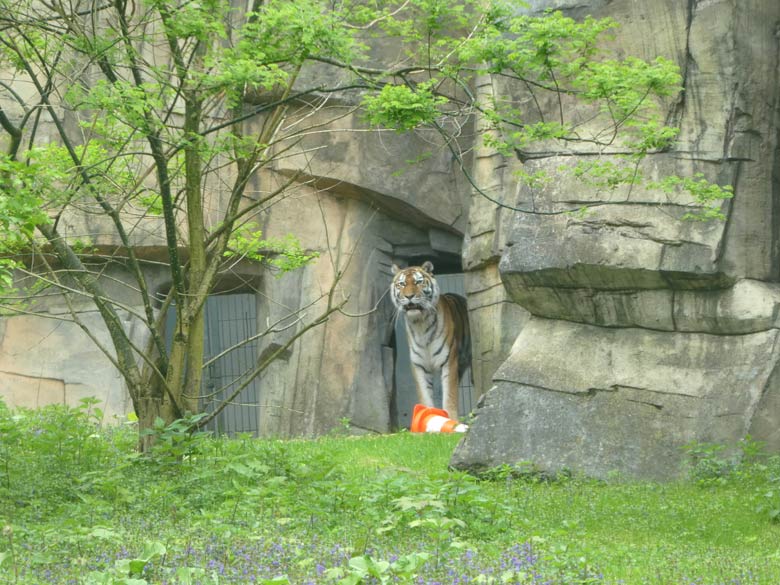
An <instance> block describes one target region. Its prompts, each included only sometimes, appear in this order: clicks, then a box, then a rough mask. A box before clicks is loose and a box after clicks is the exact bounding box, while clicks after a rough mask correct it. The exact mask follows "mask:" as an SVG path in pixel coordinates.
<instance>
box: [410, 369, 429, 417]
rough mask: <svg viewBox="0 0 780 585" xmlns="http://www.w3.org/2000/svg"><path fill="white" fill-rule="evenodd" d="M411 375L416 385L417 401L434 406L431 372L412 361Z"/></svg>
mask: <svg viewBox="0 0 780 585" xmlns="http://www.w3.org/2000/svg"><path fill="white" fill-rule="evenodd" d="M412 375H413V376H414V383H415V385H416V386H417V401H418V402H419V403H420V404H423V405H425V406H434V404H433V374H432V373H431V372H429V371H428V370H426V369H425V368H423V367H422V366H418V365H417V364H415V363H414V362H412Z"/></svg>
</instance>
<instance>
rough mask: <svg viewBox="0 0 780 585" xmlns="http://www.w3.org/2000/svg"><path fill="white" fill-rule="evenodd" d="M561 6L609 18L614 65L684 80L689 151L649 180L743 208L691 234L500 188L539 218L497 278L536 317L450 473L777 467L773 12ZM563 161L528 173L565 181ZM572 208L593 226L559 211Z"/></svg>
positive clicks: (626, 206) (651, 215) (553, 186)
mask: <svg viewBox="0 0 780 585" xmlns="http://www.w3.org/2000/svg"><path fill="white" fill-rule="evenodd" d="M536 4H542V3H536ZM543 4H544V5H545V6H546V5H547V4H548V3H543ZM555 4H556V7H559V8H563V9H567V8H568V7H570V8H571V10H572V11H573V12H587V13H592V14H594V15H595V16H612V17H613V18H615V19H616V20H617V21H618V22H620V24H621V29H620V30H619V32H618V38H617V39H616V41H615V45H616V47H617V50H618V51H619V52H621V53H625V54H633V55H637V56H640V57H644V58H647V59H651V58H653V57H654V56H656V55H662V56H665V57H667V58H670V59H673V60H675V61H676V62H677V63H678V64H679V66H680V68H681V71H682V73H683V78H684V92H683V94H682V96H681V98H680V101H679V102H678V103H675V104H672V105H671V106H670V109H669V112H668V123H671V124H675V125H676V126H677V127H678V128H679V130H680V134H679V141H678V143H677V145H676V147H675V148H674V149H673V150H672V151H671V152H668V153H664V154H659V155H654V156H652V157H650V159H649V160H648V161H647V162H646V163H644V168H643V172H644V174H645V176H648V177H651V178H654V177H661V176H663V175H664V174H668V173H675V174H679V175H691V174H692V173H694V172H701V173H704V175H705V176H706V177H707V178H708V179H709V180H711V181H714V182H717V183H719V184H729V185H732V186H733V188H734V193H735V196H734V198H733V200H732V201H730V202H727V203H724V206H723V211H724V213H725V214H726V216H727V219H726V220H725V221H723V222H719V221H711V222H708V223H700V222H690V221H682V220H681V216H682V214H683V212H684V211H685V210H686V207H685V204H686V203H688V202H687V201H685V200H684V199H681V198H679V197H678V198H667V197H666V196H665V195H662V194H659V193H656V192H652V191H648V190H645V189H641V188H640V189H637V188H634V189H632V190H631V191H628V192H625V191H624V192H620V191H616V192H600V191H598V190H596V189H595V188H591V187H588V186H584V185H582V184H578V183H575V182H573V181H567V180H566V179H565V178H563V177H562V178H560V180H557V181H553V182H551V183H550V185H549V186H547V187H544V188H540V189H535V190H529V189H527V188H522V187H521V188H518V189H517V192H516V193H513V192H512V191H511V187H509V188H507V189H505V190H504V193H503V194H504V196H505V197H508V198H509V200H510V201H512V203H513V204H515V205H516V206H517V207H519V208H523V209H526V210H530V211H528V212H522V213H515V214H513V215H512V218H511V220H510V221H509V227H508V233H507V234H506V236H505V239H504V241H503V242H502V243H500V244H499V246H498V247H500V248H501V259H500V263H499V272H500V275H501V280H502V282H503V284H504V286H505V289H506V292H507V294H508V295H509V298H510V299H511V300H512V301H514V302H515V303H517V304H518V305H520V306H521V307H523V308H524V309H526V310H527V311H528V312H529V313H531V314H532V315H533V316H532V318H531V319H530V321H528V323H527V324H526V325H525V326H524V327H523V328H522V331H521V333H520V335H519V336H518V337H517V339H516V341H515V343H514V345H513V346H512V348H511V351H510V355H509V357H508V359H507V360H506V361H505V362H504V363H503V364H502V365H501V366H500V367H499V368H498V371H497V372H496V374H495V376H494V383H495V385H494V386H493V388H492V389H491V390H490V391H489V392H488V393H487V395H486V397H485V400H484V402H483V404H482V406H481V407H480V408H479V409H478V410H477V412H476V417H475V420H474V422H473V425H472V427H471V431H470V433H469V435H468V436H467V437H466V438H465V439H464V441H463V442H462V443H461V445H460V446H459V447H458V449H457V451H456V453H455V455H454V457H453V464H454V465H455V466H456V467H461V468H468V469H474V470H479V469H484V468H488V467H492V466H495V465H498V464H514V463H517V462H521V461H530V462H533V463H534V464H536V465H537V466H538V467H540V468H542V469H544V470H546V471H551V472H556V471H560V470H562V469H572V470H575V471H580V472H584V473H587V474H590V475H595V476H599V477H605V476H607V475H609V474H610V473H611V472H622V473H626V474H629V475H633V476H641V477H650V478H660V479H666V478H671V477H675V476H677V475H679V474H680V473H681V471H682V468H681V458H682V449H681V448H682V447H683V446H684V445H685V444H688V443H691V442H693V441H698V442H718V443H726V444H732V445H733V444H736V443H737V442H738V441H739V440H740V439H741V438H743V437H744V436H745V435H747V434H750V435H752V436H753V437H754V438H755V439H757V440H761V441H766V442H767V443H768V445H769V447H770V448H771V449H773V450H775V451H776V450H778V449H780V431H778V429H779V428H780V425H779V424H778V423H780V410H778V406H780V379H778V366H779V365H780V360H779V358H780V356H779V355H778V351H779V348H778V344H777V341H778V331H779V330H778V308H780V287H778V285H777V277H778V269H779V268H780V265H779V264H778V260H779V258H778V251H779V250H778V225H780V224H778V219H777V218H778V209H780V208H779V207H778V201H780V180H778V176H780V157H779V156H778V155H779V154H780V152H779V151H778V132H779V131H778V120H779V119H780V118H779V116H780V109H778V108H779V107H780V83H779V77H778V47H779V45H778V30H780V29H778V24H779V23H780V4H778V3H777V2H776V1H775V0H752V1H749V2H737V1H736V0H722V1H713V2H697V1H692V2H687V3H683V2H676V1H674V0H659V1H658V2H650V3H636V2H629V1H622V0H621V1H615V2H609V3H606V4H605V3H602V2H593V3H591V5H590V6H583V5H582V3H579V2H578V3H576V5H575V3H568V2H558V3H555ZM540 7H541V6H536V8H540ZM562 154H563V153H562ZM575 155H576V153H575ZM561 160H563V159H562V158H561V157H556V156H550V157H546V158H543V159H538V160H532V161H529V162H526V166H527V167H529V170H530V171H531V172H533V171H534V170H537V169H544V170H548V171H550V172H552V173H555V172H556V168H557V166H558V164H559V163H560V161H561ZM579 205H586V206H589V209H588V212H587V213H585V214H582V215H571V214H561V213H554V212H556V211H560V210H565V209H567V208H569V209H571V208H575V207H576V206H579ZM534 211H536V212H541V213H534ZM550 212H552V213H550ZM472 225H473V222H472ZM467 252H468V249H467ZM466 263H467V265H468V264H469V263H475V261H474V260H473V259H471V258H469V256H468V254H467V255H466Z"/></svg>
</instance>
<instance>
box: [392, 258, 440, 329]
mask: <svg viewBox="0 0 780 585" xmlns="http://www.w3.org/2000/svg"><path fill="white" fill-rule="evenodd" d="M393 274H394V276H393V283H392V285H391V287H390V297H391V298H392V299H393V304H394V305H395V307H396V309H398V310H399V311H403V312H404V313H405V314H406V316H407V317H408V318H411V319H419V318H420V317H422V316H423V315H424V314H425V313H426V312H429V311H435V310H436V304H437V303H438V302H439V285H438V284H437V283H436V279H435V278H434V277H433V264H432V263H430V262H428V261H426V262H423V264H422V266H410V267H409V268H403V269H401V268H399V267H398V266H396V265H395V264H393Z"/></svg>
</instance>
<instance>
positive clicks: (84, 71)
mask: <svg viewBox="0 0 780 585" xmlns="http://www.w3.org/2000/svg"><path fill="white" fill-rule="evenodd" d="M614 27H615V23H614V22H613V21H611V20H609V19H606V20H595V19H592V18H587V19H585V20H584V21H582V22H575V21H574V20H572V19H570V18H567V17H565V16H563V15H562V14H561V13H558V12H550V13H548V14H546V15H544V16H541V17H539V16H528V15H525V14H523V13H522V11H521V9H520V6H519V4H518V3H515V2H511V1H506V2H503V1H501V0H496V1H495V2H493V1H487V0H485V1H483V0H404V1H397V2H392V1H391V2H384V1H382V2H379V1H377V0H341V1H338V2H328V1H325V0H295V1H292V0H255V1H254V3H253V4H252V6H251V7H250V8H249V9H248V10H239V9H237V8H236V7H235V6H234V5H233V4H231V3H230V2H227V1H225V0H143V1H140V2H127V0H105V1H100V2H81V1H79V0H76V2H63V1H62V0H44V1H41V0H14V1H11V0H0V70H2V71H4V72H5V75H4V76H3V79H2V81H0V127H2V130H3V134H2V135H0V147H2V152H1V153H0V231H2V234H3V237H2V239H1V240H0V254H1V255H2V258H1V259H0V276H1V277H2V281H3V284H4V285H5V286H6V287H9V286H10V285H11V284H12V281H11V276H10V270H11V269H13V268H17V269H20V270H22V271H23V272H24V273H25V274H28V275H34V276H36V277H37V278H39V280H40V282H41V283H42V284H41V286H43V287H55V288H57V289H58V290H59V291H60V292H62V294H63V295H64V297H65V298H66V301H67V302H68V303H69V306H71V309H72V310H71V315H70V319H72V320H74V321H75V322H77V323H79V324H80V325H81V326H82V327H83V328H84V329H85V331H86V332H87V334H88V335H90V336H91V337H92V338H93V339H94V340H95V342H96V343H98V341H97V339H96V337H95V335H94V333H93V332H91V331H89V328H88V327H87V326H86V325H84V323H83V322H82V321H81V320H80V319H79V314H78V312H77V311H76V310H75V309H74V308H73V307H72V305H71V304H70V300H69V299H70V298H71V297H72V296H73V295H80V296H82V297H87V298H89V299H91V301H92V302H94V304H95V306H96V307H97V310H98V311H99V313H100V316H101V317H102V321H103V323H104V324H105V326H106V328H107V330H108V332H109V334H110V337H111V342H112V345H111V347H105V348H102V349H103V350H104V351H105V353H106V355H107V356H108V358H109V359H110V360H111V361H112V362H113V364H114V365H115V366H116V368H117V369H118V371H119V372H120V373H121V375H122V377H123V379H124V381H125V383H126V386H127V389H128V391H129V394H130V396H131V398H132V402H133V406H134V408H135V411H136V413H137V415H138V417H139V420H140V423H141V424H140V426H141V429H142V430H143V429H147V428H152V427H153V426H154V423H155V420H158V419H162V421H164V422H166V423H168V422H171V421H173V420H176V419H180V418H182V417H184V416H185V415H187V413H197V412H198V411H199V408H200V405H199V401H198V396H199V393H200V388H201V379H202V371H203V365H204V361H203V339H204V303H205V301H206V299H207V297H208V296H209V294H211V293H212V291H213V290H214V287H215V285H216V283H217V280H218V277H219V273H220V271H221V270H222V269H223V268H224V266H225V264H226V263H229V262H235V261H237V259H245V260H246V261H251V262H259V263H264V265H266V266H269V267H270V268H273V269H276V270H294V269H296V268H297V267H300V266H301V265H303V264H305V263H306V262H309V261H312V260H313V259H314V257H315V256H316V255H315V254H313V253H311V252H309V251H306V250H303V249H302V248H301V246H300V245H299V244H298V243H297V241H296V240H295V239H294V238H292V237H288V238H287V239H283V240H269V239H266V238H264V237H263V235H262V234H260V233H258V231H257V229H256V228H255V226H254V224H253V223H252V219H253V216H254V215H255V214H256V213H257V211H258V210H260V209H263V207H264V206H266V205H268V204H269V202H271V201H273V200H274V199H276V198H279V197H281V196H283V195H284V194H285V193H287V192H288V191H289V190H290V189H294V188H295V186H296V185H297V184H299V183H300V182H302V181H304V180H305V179H304V177H303V176H302V175H301V176H293V177H290V178H288V179H287V180H286V182H284V184H282V185H281V186H280V187H279V188H278V189H275V190H273V191H272V192H269V193H263V194H261V195H258V194H256V193H254V192H249V191H248V185H249V184H250V181H251V180H252V178H253V177H254V176H255V175H256V174H257V173H258V172H260V171H261V170H263V169H267V168H270V167H271V165H272V163H273V161H274V160H276V159H277V158H278V157H280V156H284V154H285V153H287V152H289V151H290V150H291V149H293V148H296V147H298V146H299V145H300V144H301V141H302V140H303V137H304V135H305V134H306V132H307V131H308V130H311V128H310V127H308V126H307V122H306V120H307V118H306V117H300V118H299V120H303V122H300V123H297V124H286V123H285V122H286V121H289V120H290V118H291V116H294V115H298V114H299V113H300V112H306V111H312V110H317V109H322V108H323V106H324V104H325V103H327V99H328V97H329V96H332V95H334V94H336V95H338V96H340V103H342V104H352V110H356V109H358V108H360V107H362V108H363V110H364V119H365V121H366V123H367V124H369V125H372V126H376V127H382V128H390V129H394V130H396V131H399V132H405V131H411V130H414V129H415V128H418V127H421V126H429V127H432V128H435V129H436V130H437V131H439V132H440V133H441V134H442V136H443V137H444V141H443V144H445V145H446V147H447V148H450V149H452V151H453V154H454V155H455V156H456V157H458V159H459V160H461V166H462V168H463V169H464V171H466V172H467V173H468V170H467V169H466V167H465V165H463V164H462V158H461V153H460V151H459V150H458V147H457V138H458V136H457V134H458V132H459V129H460V128H462V127H464V125H465V124H467V123H468V122H469V120H471V119H472V118H473V116H474V115H479V116H480V117H481V118H482V119H485V120H488V121H490V123H491V124H492V125H493V127H494V129H495V130H496V132H494V133H491V134H489V136H488V138H486V140H490V141H491V143H492V144H493V145H494V146H495V147H496V148H498V149H499V150H500V151H502V152H505V153H506V154H520V155H522V152H523V149H524V148H525V147H526V146H527V145H528V144H530V143H535V142H539V141H546V140H552V141H564V142H572V141H576V142H580V143H583V142H585V143H589V144H592V145H594V146H595V147H597V148H601V149H606V148H608V147H610V146H611V145H614V144H617V143H620V144H621V145H623V146H624V147H626V148H629V149H630V151H631V156H630V157H629V158H627V160H626V165H627V168H629V169H631V168H633V169H634V171H630V172H627V171H626V167H621V166H620V165H615V166H613V167H610V166H609V165H602V166H595V165H592V166H591V167H590V169H585V170H583V169H581V168H580V169H575V172H579V173H582V174H587V173H591V174H594V170H595V175H597V177H598V180H604V181H607V182H611V183H612V184H616V185H617V184H625V183H631V182H633V181H635V180H637V179H638V175H637V173H636V172H635V169H636V164H637V161H638V160H640V159H641V157H642V156H645V155H646V154H648V153H651V152H656V151H659V150H663V149H667V148H670V146H671V144H672V142H673V140H674V136H675V133H674V130H673V129H671V128H668V127H666V126H665V125H664V124H663V119H662V115H661V113H662V109H661V108H660V107H659V104H660V103H661V101H660V100H663V99H665V98H669V97H670V96H674V95H675V94H676V93H677V92H678V91H679V89H680V88H679V84H680V77H679V73H678V71H677V68H676V67H675V66H674V65H673V64H672V63H671V62H669V61H666V60H664V59H661V58H659V59H657V60H656V61H654V62H651V63H647V62H644V61H641V60H638V59H633V58H629V59H625V60H615V59H610V58H606V57H605V56H604V55H602V53H601V51H600V49H599V46H600V42H601V40H602V39H603V37H604V36H605V35H608V34H609V31H610V30H611V29H612V28H614ZM387 46H394V47H400V51H394V52H393V54H394V55H395V57H394V58H393V59H387V58H386V55H387V54H389V53H390V52H389V51H387V50H382V47H387ZM321 71H325V72H326V74H325V75H317V72H321ZM480 76H483V77H484V76H493V77H495V78H500V79H504V80H508V81H510V82H511V83H512V84H514V85H515V86H516V87H518V88H520V90H521V91H522V92H523V95H522V96H521V97H517V96H516V99H512V98H510V96H499V97H497V98H494V99H492V100H488V101H484V100H480V99H478V97H477V96H476V94H475V91H474V82H475V79H477V78H479V77H480ZM304 78H305V79H308V80H309V81H302V80H303V79H304ZM311 79H314V81H311ZM571 101H584V102H587V103H591V104H593V108H594V117H593V120H592V121H591V123H590V124H589V125H588V128H590V130H589V132H588V133H587V135H586V133H585V132H584V130H583V125H582V124H581V123H580V122H579V121H577V120H567V118H566V116H565V112H566V111H567V107H566V105H567V103H568V102H571ZM522 104H532V105H531V107H528V106H527V105H526V106H522ZM551 104H552V105H553V106H554V107H553V108H552V111H556V112H557V114H556V115H555V116H554V117H552V118H549V119H548V118H547V117H545V113H546V112H547V111H549V110H550V105H551ZM338 115H343V114H333V116H332V118H333V119H335V118H336V117H337V116H338ZM312 123H313V122H312ZM317 124H322V121H321V120H319V121H318V122H317ZM610 164H613V163H610ZM632 165H633V166H632ZM674 181H675V180H674V179H670V180H669V181H667V182H665V183H664V185H663V187H664V188H668V189H675V188H679V187H680V186H681V185H682V186H684V185H693V186H694V187H696V189H697V192H706V194H707V196H708V197H711V198H712V197H714V200H715V201H716V203H714V204H712V205H717V200H718V198H722V197H727V196H728V192H726V191H724V190H720V188H719V187H717V186H711V185H709V184H700V183H698V182H697V181H690V180H689V181H688V182H687V183H686V182H685V181H683V180H682V179H679V180H678V181H677V182H676V183H675V182H674ZM218 185H219V187H217V186H218ZM475 187H476V188H477V190H479V186H478V185H475ZM220 189H221V192H223V193H224V197H222V200H221V201H220V202H219V205H218V206H217V207H218V211H214V210H213V209H212V206H211V200H210V199H209V197H210V194H211V193H213V192H218V191H220ZM486 196H487V195H486ZM496 203H497V204H498V205H504V206H508V207H511V206H509V205H508V204H507V203H506V202H500V201H497V202H496ZM84 214H93V215H95V216H96V217H97V218H99V219H100V222H101V223H100V225H101V229H107V230H108V229H110V231H111V234H112V235H111V243H110V245H109V244H105V243H104V244H101V246H95V245H93V244H92V243H91V242H89V241H84V240H80V239H74V238H68V237H66V236H63V235H62V229H61V226H62V223H63V221H64V219H65V218H68V217H73V216H74V215H76V216H77V215H84ZM146 220H152V221H155V222H159V224H160V225H161V229H162V233H163V234H164V242H165V248H166V259H165V262H164V265H165V270H166V272H167V274H168V277H169V280H170V282H171V288H170V292H169V293H168V294H167V296H166V297H165V298H164V299H157V298H155V295H154V291H152V290H150V281H149V276H148V273H147V271H146V270H145V262H147V260H145V259H144V258H141V257H139V255H138V253H137V248H136V242H137V236H136V226H137V225H138V224H139V222H141V221H146ZM291 238H292V239H291ZM25 259H26V260H25ZM111 262H121V263H122V264H123V265H124V266H125V267H126V269H127V270H128V271H129V273H130V274H132V276H133V279H134V282H133V286H134V288H135V289H136V293H137V295H138V297H139V298H140V305H141V306H142V307H143V310H142V311H141V312H134V311H132V310H131V309H129V308H128V307H126V306H124V305H122V304H121V303H119V302H118V301H116V300H115V299H112V298H111V297H110V296H109V295H108V294H107V293H106V291H105V290H104V285H103V280H102V279H101V278H99V276H100V275H101V274H103V270H104V269H103V267H104V266H105V265H106V264H107V263H111ZM33 265H34V266H35V268H33ZM337 274H338V271H337ZM337 279H338V278H337ZM336 284H337V283H335V282H334V287H335V285H336ZM334 290H335V288H332V289H331V291H330V293H329V294H328V295H327V299H326V302H325V304H324V308H323V310H322V311H321V313H319V314H318V315H317V316H316V317H314V318H313V319H311V320H309V321H308V322H306V323H304V324H303V325H301V326H300V327H299V328H298V330H297V333H296V334H295V336H293V337H292V339H291V340H290V343H292V342H293V341H294V340H295V339H297V337H298V336H300V335H302V334H303V333H304V332H305V331H306V330H308V329H310V328H311V327H315V326H317V325H318V324H320V323H323V322H324V321H325V320H326V319H327V318H328V316H329V315H330V314H332V313H333V312H334V311H337V310H339V309H340V307H341V306H342V305H340V304H339V303H337V302H336V301H335V296H334V294H333V292H334ZM33 292H34V291H32V292H31V291H30V290H28V291H24V292H23V294H22V296H23V297H25V298H29V297H30V296H31V295H32V293H33ZM172 304H175V306H176V309H177V318H176V324H175V328H174V331H173V335H172V339H173V342H172V345H171V347H170V348H168V347H166V343H165V339H164V329H163V320H164V316H165V312H166V309H167V308H168V307H169V306H171V305H172ZM7 309H8V310H9V311H16V312H24V311H27V310H31V309H30V308H28V307H25V306H24V305H18V304H13V303H9V304H7ZM127 312H130V313H131V314H132V316H133V317H134V318H135V319H136V320H137V321H139V322H140V323H142V324H143V326H144V327H145V329H146V330H147V332H148V337H149V339H150V342H149V344H148V346H147V347H138V346H136V345H135V344H134V343H133V341H132V339H131V338H130V337H129V335H128V333H127V331H126V330H125V327H123V325H122V316H123V315H124V314H126V313H127ZM285 349H286V347H282V348H278V350H277V351H275V352H273V353H271V354H270V355H268V356H265V357H263V359H262V361H261V362H260V363H258V364H257V366H256V368H255V370H253V371H252V372H248V373H246V374H245V376H244V378H245V379H247V380H248V379H251V378H252V377H254V376H256V375H258V374H259V373H260V372H262V371H263V369H265V367H267V365H268V364H269V363H271V361H272V360H273V359H274V358H275V357H276V356H278V355H279V354H281V353H282V352H283V351H284V350H285ZM237 391H240V388H239V389H238V390H237ZM232 398H233V397H230V398H229V399H232ZM217 412H218V410H217ZM215 414H216V413H214V414H213V415H209V416H205V417H203V416H201V417H197V418H196V419H195V420H197V424H199V425H203V424H205V423H206V422H207V421H208V420H209V419H210V418H212V417H213V416H214V415H215ZM142 446H148V445H142Z"/></svg>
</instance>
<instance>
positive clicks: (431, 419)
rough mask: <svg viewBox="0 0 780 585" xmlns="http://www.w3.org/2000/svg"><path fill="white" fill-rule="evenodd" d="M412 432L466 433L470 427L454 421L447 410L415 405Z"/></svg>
mask: <svg viewBox="0 0 780 585" xmlns="http://www.w3.org/2000/svg"><path fill="white" fill-rule="evenodd" d="M410 430H411V431H412V432H413V433H465V432H466V431H467V430H468V427H467V426H466V425H464V424H460V423H459V422H458V421H456V420H452V419H451V418H450V415H449V414H447V411H446V410H442V409H441V408H434V407H432V406H425V405H424V404H415V405H414V411H412V426H411V428H410Z"/></svg>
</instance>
